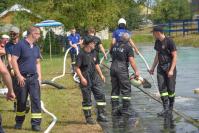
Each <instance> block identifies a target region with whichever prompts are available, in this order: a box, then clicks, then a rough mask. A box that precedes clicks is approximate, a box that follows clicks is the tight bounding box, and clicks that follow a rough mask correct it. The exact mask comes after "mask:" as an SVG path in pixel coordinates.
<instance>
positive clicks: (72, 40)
mask: <svg viewBox="0 0 199 133" xmlns="http://www.w3.org/2000/svg"><path fill="white" fill-rule="evenodd" d="M70 33H71V34H70V35H69V36H68V37H67V38H68V43H69V45H70V46H71V47H72V48H71V50H70V57H71V67H72V69H71V70H72V73H74V72H75V70H74V67H75V60H76V57H77V50H78V53H79V50H80V45H81V38H80V35H79V34H78V33H76V29H75V28H71V30H70Z"/></svg>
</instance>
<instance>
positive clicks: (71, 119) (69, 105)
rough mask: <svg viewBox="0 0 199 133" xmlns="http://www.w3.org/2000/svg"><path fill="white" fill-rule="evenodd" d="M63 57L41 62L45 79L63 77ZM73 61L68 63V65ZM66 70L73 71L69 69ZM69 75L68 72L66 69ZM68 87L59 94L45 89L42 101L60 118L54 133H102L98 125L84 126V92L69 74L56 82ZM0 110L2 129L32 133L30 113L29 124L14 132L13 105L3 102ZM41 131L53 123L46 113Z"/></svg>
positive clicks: (58, 91)
mask: <svg viewBox="0 0 199 133" xmlns="http://www.w3.org/2000/svg"><path fill="white" fill-rule="evenodd" d="M62 61H63V57H54V58H53V59H52V60H50V59H44V60H43V61H42V79H45V80H46V79H48V80H50V79H52V78H53V77H55V76H58V75H61V74H62V68H63V62H62ZM69 62H70V59H68V60H67V64H69ZM67 68H70V67H69V65H67ZM66 70H67V72H70V71H69V69H66ZM56 82H57V83H60V84H62V85H64V86H65V87H66V89H62V90H57V89H56V88H53V87H51V86H47V85H46V86H44V87H42V90H41V91H42V93H41V95H42V101H43V102H44V104H45V107H46V108H47V110H49V111H50V112H52V113H54V114H55V116H56V117H57V118H58V121H57V123H56V125H55V126H54V128H53V130H52V133H80V132H81V133H82V132H89V133H98V132H99V133H100V132H102V130H101V127H100V126H99V125H94V126H88V125H86V124H85V120H84V116H83V112H82V110H81V101H82V96H81V91H80V89H79V87H78V85H77V84H76V83H75V82H74V81H73V79H72V75H71V74H66V76H64V77H63V78H62V79H58V80H56ZM0 103H1V104H0V109H1V111H0V112H1V114H2V117H3V128H4V130H5V132H7V133H31V132H32V131H31V124H30V113H29V114H27V115H26V120H25V122H24V124H23V129H22V130H15V129H14V128H13V126H14V124H15V113H14V112H13V111H12V109H13V104H12V102H7V101H6V100H5V99H2V98H0ZM42 115H43V116H42V117H43V119H42V125H41V127H42V131H44V130H45V129H46V128H47V127H48V125H49V124H50V123H51V121H52V119H51V117H50V116H48V115H46V114H45V113H43V114H42Z"/></svg>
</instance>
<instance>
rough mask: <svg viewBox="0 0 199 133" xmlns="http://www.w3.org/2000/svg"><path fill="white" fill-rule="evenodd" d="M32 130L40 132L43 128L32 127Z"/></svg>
mask: <svg viewBox="0 0 199 133" xmlns="http://www.w3.org/2000/svg"><path fill="white" fill-rule="evenodd" d="M32 130H33V131H36V132H39V131H41V127H40V126H39V125H32Z"/></svg>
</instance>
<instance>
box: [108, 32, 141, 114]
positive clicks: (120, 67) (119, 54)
mask: <svg viewBox="0 0 199 133" xmlns="http://www.w3.org/2000/svg"><path fill="white" fill-rule="evenodd" d="M129 39H130V35H129V34H128V33H124V34H123V35H122V40H121V41H120V42H118V43H116V44H115V45H113V47H112V48H111V51H110V54H111V57H112V64H111V68H110V75H111V83H112V92H111V104H112V115H120V114H121V113H122V115H123V114H124V115H125V114H127V115H129V114H130V113H131V112H130V111H129V109H130V105H131V104H130V100H131V83H130V79H129V70H128V66H129V63H130V65H131V67H132V68H133V70H134V72H135V76H136V77H139V71H138V69H137V67H136V64H135V60H134V53H133V49H132V47H131V46H130V44H129ZM120 93H121V95H122V104H123V106H122V110H120V105H119V100H120V99H119V96H120Z"/></svg>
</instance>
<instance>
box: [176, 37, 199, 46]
mask: <svg viewBox="0 0 199 133" xmlns="http://www.w3.org/2000/svg"><path fill="white" fill-rule="evenodd" d="M173 39H174V41H175V43H176V44H177V45H179V46H192V47H199V34H191V35H186V36H184V37H183V36H177V37H174V38H173Z"/></svg>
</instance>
